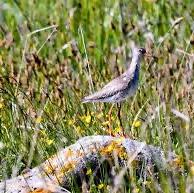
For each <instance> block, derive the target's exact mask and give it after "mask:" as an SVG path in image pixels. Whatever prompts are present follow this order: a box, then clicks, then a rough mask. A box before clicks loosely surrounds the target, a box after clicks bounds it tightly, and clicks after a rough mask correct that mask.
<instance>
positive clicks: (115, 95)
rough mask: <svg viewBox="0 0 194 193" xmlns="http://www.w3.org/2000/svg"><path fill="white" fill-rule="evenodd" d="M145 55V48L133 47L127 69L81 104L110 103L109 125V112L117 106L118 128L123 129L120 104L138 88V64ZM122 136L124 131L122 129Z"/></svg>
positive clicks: (84, 99)
mask: <svg viewBox="0 0 194 193" xmlns="http://www.w3.org/2000/svg"><path fill="white" fill-rule="evenodd" d="M145 54H146V50H145V48H137V47H134V48H133V49H132V60H131V64H130V65H129V67H128V69H127V70H126V71H125V72H124V73H123V74H121V75H120V76H118V77H116V78H114V79H113V80H111V81H110V82H109V83H107V84H106V85H105V86H104V87H103V88H102V89H100V90H99V91H97V92H95V93H93V94H91V95H89V96H86V97H84V98H83V99H82V103H88V102H92V103H94V102H103V103H112V106H111V108H110V111H109V123H110V120H111V118H110V117H111V112H112V108H113V106H114V104H115V103H116V104H117V107H118V109H119V110H118V118H119V122H120V126H121V127H122V129H123V126H122V121H121V113H120V111H121V102H122V101H124V100H125V99H126V98H128V97H131V96H133V95H134V94H135V91H136V90H137V88H138V82H139V71H140V63H141V60H142V58H143V57H144V55H145ZM123 134H124V129H123Z"/></svg>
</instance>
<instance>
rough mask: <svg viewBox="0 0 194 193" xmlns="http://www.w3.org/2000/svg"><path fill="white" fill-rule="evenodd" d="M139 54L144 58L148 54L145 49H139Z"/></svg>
mask: <svg viewBox="0 0 194 193" xmlns="http://www.w3.org/2000/svg"><path fill="white" fill-rule="evenodd" d="M138 54H139V55H142V56H144V55H145V54H146V50H145V48H139V49H138Z"/></svg>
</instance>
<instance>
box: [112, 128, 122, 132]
mask: <svg viewBox="0 0 194 193" xmlns="http://www.w3.org/2000/svg"><path fill="white" fill-rule="evenodd" d="M121 131H122V128H120V127H116V128H115V129H114V132H116V133H120V132H121Z"/></svg>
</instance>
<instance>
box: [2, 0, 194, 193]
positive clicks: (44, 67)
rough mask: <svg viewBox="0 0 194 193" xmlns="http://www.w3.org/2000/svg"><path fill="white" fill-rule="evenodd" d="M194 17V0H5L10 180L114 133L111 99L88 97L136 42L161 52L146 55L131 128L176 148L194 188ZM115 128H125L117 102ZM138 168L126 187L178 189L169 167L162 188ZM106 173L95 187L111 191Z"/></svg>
mask: <svg viewBox="0 0 194 193" xmlns="http://www.w3.org/2000/svg"><path fill="white" fill-rule="evenodd" d="M193 18H194V1H192V0H184V1H181V0H173V1H171V0H137V1H135V0H120V1H114V0H106V1H100V0H92V1H88V0H82V1H76V0H58V1H49V0H39V1H35V0H33V1H17V0H15V1H13V0H5V1H2V0H1V1H0V180H4V179H6V178H10V177H11V176H15V175H18V174H20V173H21V172H22V171H23V170H24V169H26V168H33V167H34V166H37V165H38V164H40V163H42V162H43V161H44V160H46V159H47V158H48V157H50V156H51V155H53V154H54V153H56V152H57V151H58V150H59V149H61V148H63V147H65V146H67V145H70V144H72V143H74V142H75V141H76V140H77V139H79V138H80V137H82V136H87V135H97V134H100V135H105V134H107V130H108V125H109V122H108V117H107V114H108V111H109V108H110V105H109V104H98V103H97V104H81V102H80V101H81V98H82V97H83V96H85V95H88V94H90V93H92V92H93V91H94V90H97V89H99V88H101V87H102V86H103V85H104V84H105V83H106V82H108V81H109V80H111V79H112V78H114V77H115V76H117V75H119V74H121V73H122V72H123V71H124V70H125V69H126V68H127V65H128V63H129V62H130V59H131V50H130V45H131V43H135V44H136V45H138V46H140V47H145V48H146V50H147V51H148V52H149V54H151V55H153V56H154V57H153V58H147V59H145V60H144V61H143V62H142V65H141V74H140V83H139V88H138V91H137V92H136V94H135V96H134V97H133V98H130V99H128V100H127V101H126V102H124V103H123V105H122V121H123V124H124V127H125V131H126V133H127V134H128V135H130V136H132V137H133V138H134V139H138V140H140V141H145V142H146V143H148V144H152V145H155V146H159V147H161V148H162V149H164V150H165V151H174V152H176V153H177V154H178V155H179V156H180V157H181V160H182V163H180V164H181V175H180V176H179V177H178V178H176V180H177V181H176V182H177V184H178V186H177V187H178V190H177V191H178V192H189V191H190V190H191V189H189V188H191V187H192V188H193V191H194V185H193V184H194V166H193V168H192V167H191V168H192V169H191V170H190V169H188V166H187V164H184V163H185V162H186V161H187V160H194V151H193V150H194V128H193V116H194V78H193V77H194V76H193V74H194V71H193V68H194V54H193V51H194V22H193ZM112 130H113V131H114V132H115V134H116V135H118V134H119V132H120V131H121V128H120V125H119V122H118V119H117V109H116V108H114V109H113V115H112ZM130 175H131V177H130V180H129V181H130V182H131V185H128V186H126V188H124V189H123V190H122V191H123V192H134V193H135V192H143V191H145V192H157V190H158V189H160V190H161V192H171V191H172V186H171V184H170V183H169V180H168V177H165V176H163V177H162V178H161V182H160V184H159V186H160V188H158V184H157V185H155V184H154V180H153V179H150V181H149V179H148V180H147V181H146V183H145V184H144V185H143V186H142V182H141V181H138V179H137V178H136V176H135V173H134V174H133V173H130ZM105 182H106V180H105V181H104V182H103V181H102V182H101V183H100V184H93V185H91V187H93V189H92V188H91V192H106V191H107V192H108V190H106V187H107V185H108V184H106V183H105ZM94 186H95V188H94ZM142 187H143V188H142ZM145 187H146V188H145ZM71 191H72V192H76V190H74V186H72V190H71Z"/></svg>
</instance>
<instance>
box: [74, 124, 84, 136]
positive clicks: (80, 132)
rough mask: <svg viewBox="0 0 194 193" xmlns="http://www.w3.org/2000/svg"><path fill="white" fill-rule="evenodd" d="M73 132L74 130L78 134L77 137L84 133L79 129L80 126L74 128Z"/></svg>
mask: <svg viewBox="0 0 194 193" xmlns="http://www.w3.org/2000/svg"><path fill="white" fill-rule="evenodd" d="M75 130H76V132H77V134H79V135H81V134H83V133H84V129H83V128H81V127H80V126H77V127H76V128H75Z"/></svg>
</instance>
